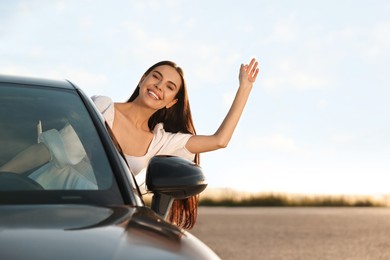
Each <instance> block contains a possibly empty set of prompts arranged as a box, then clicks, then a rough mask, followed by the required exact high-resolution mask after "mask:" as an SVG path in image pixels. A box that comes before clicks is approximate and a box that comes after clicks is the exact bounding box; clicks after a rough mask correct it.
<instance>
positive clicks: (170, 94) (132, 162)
mask: <svg viewBox="0 0 390 260" xmlns="http://www.w3.org/2000/svg"><path fill="white" fill-rule="evenodd" d="M258 73H259V69H258V62H257V61H256V60H255V59H252V60H251V62H250V63H249V64H248V65H241V68H240V72H239V83H240V85H239V88H238V91H237V94H236V97H235V99H234V101H233V104H232V106H231V108H230V110H229V112H228V114H227V115H226V117H225V119H224V120H223V122H222V124H221V126H220V127H219V128H218V130H217V131H216V132H215V133H214V134H212V135H197V134H196V132H195V128H194V124H193V121H192V116H191V110H190V105H189V101H188V96H187V90H186V84H185V80H184V76H183V71H182V69H181V68H180V67H178V66H177V65H176V64H175V63H173V62H171V61H162V62H159V63H157V64H155V65H153V66H152V67H150V68H149V69H148V70H147V71H146V72H145V73H144V75H143V76H142V77H141V79H140V81H139V84H138V86H137V87H136V89H135V91H134V93H133V94H132V96H131V97H130V99H129V100H128V101H127V102H126V103H113V102H112V101H111V99H110V98H108V97H102V96H95V97H93V98H92V99H93V100H94V102H95V104H96V105H97V107H98V109H99V110H100V111H101V112H102V114H103V116H104V118H105V119H106V121H107V123H108V125H109V126H110V128H111V130H112V132H113V135H114V137H115V139H116V140H117V142H118V143H119V145H120V147H121V149H122V151H123V153H124V155H125V157H126V160H127V162H128V164H129V167H130V169H131V170H132V172H133V173H134V174H135V175H136V176H137V175H138V174H139V173H140V172H141V171H142V169H144V168H146V166H147V163H148V161H149V160H150V158H151V157H153V156H154V155H158V154H168V155H176V156H181V157H184V158H187V159H189V160H193V161H195V162H196V163H199V154H200V153H204V152H208V151H213V150H217V149H220V148H224V147H226V146H227V145H228V143H229V141H230V139H231V137H232V135H233V132H234V129H235V127H236V125H237V123H238V121H239V119H240V117H241V114H242V112H243V110H244V107H245V104H246V102H247V99H248V97H249V94H250V92H251V89H252V86H253V83H254V82H255V81H256V78H257V75H258ZM138 179H139V178H138ZM197 204H198V196H194V197H191V198H189V199H185V200H179V201H175V202H174V204H173V206H172V209H171V214H170V221H171V222H173V223H175V224H177V225H178V226H181V227H183V228H187V229H190V228H192V227H193V225H194V224H195V222H196V217H197Z"/></svg>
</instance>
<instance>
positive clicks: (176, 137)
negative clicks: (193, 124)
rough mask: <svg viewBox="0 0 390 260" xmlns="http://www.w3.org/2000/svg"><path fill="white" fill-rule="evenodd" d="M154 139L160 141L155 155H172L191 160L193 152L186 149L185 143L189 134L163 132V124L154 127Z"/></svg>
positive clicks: (189, 136)
mask: <svg viewBox="0 0 390 260" xmlns="http://www.w3.org/2000/svg"><path fill="white" fill-rule="evenodd" d="M154 132H155V135H156V139H157V140H156V141H157V142H158V143H160V145H159V150H158V151H157V153H156V154H157V155H174V156H179V157H181V158H184V159H187V160H190V161H193V160H194V158H195V154H193V153H191V152H190V151H188V150H187V148H186V144H187V142H188V140H189V139H190V138H191V136H192V135H191V134H184V133H170V132H165V130H164V128H163V125H162V124H158V125H156V127H155V130H154Z"/></svg>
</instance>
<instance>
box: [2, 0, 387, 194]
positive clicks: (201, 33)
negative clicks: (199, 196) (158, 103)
mask: <svg viewBox="0 0 390 260" xmlns="http://www.w3.org/2000/svg"><path fill="white" fill-rule="evenodd" d="M0 14H1V15H0V55H1V56H0V57H1V58H0V73H2V74H18V75H29V76H37V77H45V78H56V79H64V78H66V79H69V80H71V81H73V82H74V83H75V84H77V85H78V86H80V87H81V88H82V89H83V90H84V91H85V92H86V93H87V94H88V95H95V94H101V95H108V96H110V97H112V98H113V99H114V100H115V101H117V102H121V101H124V100H126V99H127V98H128V97H129V95H130V94H131V93H132V91H133V89H134V87H135V86H136V84H137V82H138V80H139V78H140V76H141V75H142V73H143V72H144V71H145V70H146V69H147V68H148V67H149V66H150V65H152V64H154V63H155V62H157V61H160V60H165V59H169V60H173V61H175V62H177V63H178V64H179V65H180V66H181V67H182V68H183V69H184V71H185V76H186V81H187V84H188V88H189V95H190V102H191V108H192V111H193V117H194V121H195V124H196V128H197V132H198V133H200V134H211V133H213V132H214V131H215V130H216V129H217V128H218V126H219V124H220V123H221V122H222V120H223V118H224V116H225V114H226V113H227V111H228V109H229V105H230V102H231V101H232V99H233V96H234V94H235V91H236V88H237V85H238V69H239V66H240V64H241V63H244V62H247V61H249V60H250V58H251V57H257V58H258V59H259V60H260V62H261V72H260V76H259V78H258V81H257V83H256V85H255V87H254V89H253V91H252V94H251V96H250V99H249V101H248V105H247V107H246V109H245V112H244V115H243V117H242V120H241V121H240V123H239V126H238V128H237V130H236V132H235V134H234V136H233V139H232V141H231V143H230V144H229V146H228V148H226V149H224V150H219V151H216V152H212V153H207V154H203V155H202V156H201V165H202V167H203V169H204V171H205V173H206V175H207V176H208V180H209V186H210V187H228V188H233V189H237V190H245V191H265V192H269V191H272V192H291V193H348V194H354V193H360V194H362V193H363V194H382V193H390V188H389V185H388V183H389V181H390V113H389V112H390V102H389V98H390V90H389V87H390V75H389V74H390V73H389V72H390V69H389V68H390V67H389V64H390V3H389V2H388V1H385V0H382V1H359V0H358V1H348V0H345V1H333V0H330V1H309V0H307V1H303V0H298V1H287V0H286V1H281V0H280V1H244V2H242V1H205V0H201V1H189V0H188V1H187V0H182V1H180V0H170V1H148V0H146V1H82V0H79V1H55V0H51V1H38V0H37V1H34V0H33V1H1V2H0Z"/></svg>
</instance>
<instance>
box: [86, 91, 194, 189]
mask: <svg viewBox="0 0 390 260" xmlns="http://www.w3.org/2000/svg"><path fill="white" fill-rule="evenodd" d="M92 100H93V101H94V103H95V105H96V107H97V108H98V110H99V111H100V112H101V113H102V115H103V117H104V119H105V120H106V122H107V123H108V125H109V126H110V127H111V128H112V126H113V124H114V119H115V108H114V103H113V101H112V100H111V98H109V97H106V96H93V97H92ZM153 135H154V136H153V140H152V142H151V143H150V145H149V148H148V150H147V152H146V154H145V155H144V156H131V155H127V154H125V158H126V161H127V163H128V165H129V167H130V170H131V172H132V173H133V174H134V175H135V176H136V179H137V182H138V184H139V185H142V184H143V183H144V182H145V175H144V174H145V171H144V170H145V169H146V167H147V165H148V163H149V160H150V159H151V158H152V157H153V156H155V155H173V156H179V157H181V158H184V159H187V160H190V161H193V160H194V158H195V154H193V153H191V152H189V151H188V150H187V149H186V147H185V145H186V143H187V141H188V139H190V137H191V136H192V135H191V134H184V133H170V132H166V131H165V129H164V124H163V123H159V124H157V125H156V126H155V127H154V129H153ZM138 175H139V176H138Z"/></svg>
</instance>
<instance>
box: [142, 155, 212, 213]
mask: <svg viewBox="0 0 390 260" xmlns="http://www.w3.org/2000/svg"><path fill="white" fill-rule="evenodd" d="M146 187H147V190H148V191H150V192H152V193H153V198H152V205H151V208H152V209H153V210H154V211H155V212H156V213H157V214H159V215H161V216H162V217H164V218H165V219H166V218H167V216H168V213H169V210H170V208H171V206H172V203H173V201H174V200H175V199H185V198H189V197H191V196H194V195H197V194H199V193H201V192H202V191H203V190H204V189H205V188H206V187H207V182H206V178H205V176H204V174H203V172H202V168H201V167H200V166H199V165H197V164H195V163H193V162H191V161H188V160H185V159H183V158H180V157H176V156H161V155H160V156H154V157H153V158H152V159H151V160H150V162H149V165H148V168H147V170H146Z"/></svg>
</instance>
